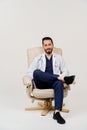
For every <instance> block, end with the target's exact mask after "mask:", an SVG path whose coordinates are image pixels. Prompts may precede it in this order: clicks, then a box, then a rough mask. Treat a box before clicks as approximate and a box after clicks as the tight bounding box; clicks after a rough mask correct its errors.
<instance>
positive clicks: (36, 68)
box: [27, 37, 75, 124]
mask: <svg viewBox="0 0 87 130" xmlns="http://www.w3.org/2000/svg"><path fill="white" fill-rule="evenodd" d="M42 47H43V49H44V53H43V54H41V55H39V56H38V57H36V58H35V59H34V61H33V62H32V64H31V65H30V67H29V68H28V71H27V75H28V77H29V78H32V79H33V80H34V82H35V85H36V87H37V88H39V89H49V88H52V89H54V98H55V111H54V113H53V119H55V120H57V122H58V123H60V124H64V123H65V120H64V119H63V117H62V116H61V114H60V112H61V110H62V104H63V89H64V83H66V84H71V83H72V82H73V81H74V78H75V75H72V76H69V71H68V68H67V66H66V64H65V62H64V60H63V58H62V56H60V55H58V54H56V53H53V47H54V43H53V40H52V38H50V37H44V38H43V39H42Z"/></svg>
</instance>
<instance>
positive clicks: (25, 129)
mask: <svg viewBox="0 0 87 130" xmlns="http://www.w3.org/2000/svg"><path fill="white" fill-rule="evenodd" d="M71 96H72V95H71ZM15 99H16V100H14V98H13V100H12V95H11V94H9V95H8V94H7V95H6V96H3V94H2V95H0V104H1V105H0V130H49V129H51V130H77V129H79V130H87V105H86V104H85V103H84V102H82V104H81V102H79V103H78V105H77V102H74V103H70V102H68V100H67V99H66V102H67V104H66V107H69V108H70V112H69V113H61V114H62V116H63V117H64V119H65V120H66V124H64V125H61V124H58V123H57V122H56V121H55V120H53V119H52V116H53V111H50V112H49V113H48V114H47V116H41V115H40V112H41V111H40V110H39V111H25V110H24V108H25V106H28V105H32V103H31V100H27V98H25V99H26V101H25V103H24V100H25V99H24V100H22V101H21V100H20V99H21V98H20V97H19V99H18V97H17V96H16V97H15ZM17 99H18V100H17ZM72 102H73V101H72ZM33 104H34V105H37V101H35V103H33ZM71 104H72V105H71ZM83 106H85V107H84V108H83Z"/></svg>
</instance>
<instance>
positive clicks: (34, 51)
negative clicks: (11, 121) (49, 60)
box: [23, 47, 70, 116]
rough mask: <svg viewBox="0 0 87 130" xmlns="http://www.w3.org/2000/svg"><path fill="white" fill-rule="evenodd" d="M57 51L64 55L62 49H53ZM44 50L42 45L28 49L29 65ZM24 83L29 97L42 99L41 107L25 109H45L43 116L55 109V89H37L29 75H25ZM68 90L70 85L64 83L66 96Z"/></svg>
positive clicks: (64, 110)
mask: <svg viewBox="0 0 87 130" xmlns="http://www.w3.org/2000/svg"><path fill="white" fill-rule="evenodd" d="M53 51H54V52H55V53H58V54H60V55H62V49H60V48H55V47H54V49H53ZM42 52H43V48H42V47H34V48H30V49H27V61H28V66H29V65H30V64H31V62H32V61H33V59H34V58H35V57H36V56H38V55H39V54H40V53H42ZM23 84H24V86H25V87H26V93H27V96H28V97H29V98H31V100H32V102H34V100H41V102H38V105H39V106H40V107H28V108H25V110H43V111H42V112H41V115H42V116H45V115H46V114H47V113H48V112H49V111H50V110H54V106H53V105H52V102H53V100H54V91H53V89H37V88H34V87H33V84H32V81H31V80H30V79H29V78H28V76H27V75H25V76H23ZM68 90H70V86H68V85H66V84H64V98H65V97H66V96H67V94H68ZM62 112H69V110H68V109H62Z"/></svg>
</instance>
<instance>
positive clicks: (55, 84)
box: [33, 69, 64, 110]
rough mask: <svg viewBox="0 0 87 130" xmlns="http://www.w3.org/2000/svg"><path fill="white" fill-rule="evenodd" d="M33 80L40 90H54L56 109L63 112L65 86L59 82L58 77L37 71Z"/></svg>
mask: <svg viewBox="0 0 87 130" xmlns="http://www.w3.org/2000/svg"><path fill="white" fill-rule="evenodd" d="M33 79H34V82H35V85H36V87H37V88H39V89H54V99H55V109H56V110H62V104H63V89H64V85H63V82H62V81H60V80H58V75H55V74H49V73H46V72H43V71H41V70H38V69H37V70H35V71H34V73H33Z"/></svg>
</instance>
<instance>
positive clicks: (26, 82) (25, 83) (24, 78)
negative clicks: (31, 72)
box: [23, 75, 32, 86]
mask: <svg viewBox="0 0 87 130" xmlns="http://www.w3.org/2000/svg"><path fill="white" fill-rule="evenodd" d="M23 84H24V85H25V86H30V85H32V81H31V79H30V78H29V77H28V76H27V75H24V76H23Z"/></svg>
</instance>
